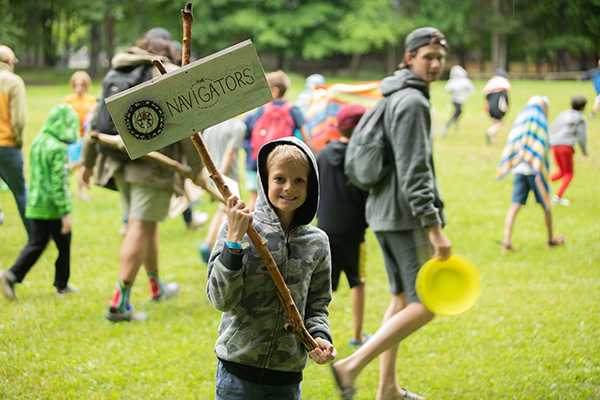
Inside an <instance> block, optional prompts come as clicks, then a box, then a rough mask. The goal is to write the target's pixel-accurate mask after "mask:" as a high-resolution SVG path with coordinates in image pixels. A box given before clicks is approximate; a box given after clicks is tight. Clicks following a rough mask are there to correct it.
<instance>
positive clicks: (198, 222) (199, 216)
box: [185, 212, 208, 230]
mask: <svg viewBox="0 0 600 400" xmlns="http://www.w3.org/2000/svg"><path fill="white" fill-rule="evenodd" d="M207 222H208V214H207V213H205V212H194V213H193V214H192V220H191V221H190V222H186V223H185V227H186V228H187V229H189V230H196V229H198V228H200V227H201V226H202V225H204V224H206V223H207Z"/></svg>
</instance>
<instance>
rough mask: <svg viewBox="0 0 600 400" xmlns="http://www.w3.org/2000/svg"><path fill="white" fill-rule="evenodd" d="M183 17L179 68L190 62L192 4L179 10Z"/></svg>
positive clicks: (192, 19)
mask: <svg viewBox="0 0 600 400" xmlns="http://www.w3.org/2000/svg"><path fill="white" fill-rule="evenodd" d="M181 16H182V17H183V42H182V43H181V46H182V47H183V50H182V51H181V66H182V67H183V66H184V65H188V64H189V63H191V62H192V26H193V25H194V14H193V13H192V3H187V4H186V5H185V7H184V8H183V10H181Z"/></svg>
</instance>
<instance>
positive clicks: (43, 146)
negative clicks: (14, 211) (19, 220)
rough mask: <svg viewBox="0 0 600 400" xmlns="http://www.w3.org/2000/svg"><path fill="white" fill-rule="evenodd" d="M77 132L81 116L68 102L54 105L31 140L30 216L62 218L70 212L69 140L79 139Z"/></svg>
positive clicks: (28, 202)
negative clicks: (38, 131)
mask: <svg viewBox="0 0 600 400" xmlns="http://www.w3.org/2000/svg"><path fill="white" fill-rule="evenodd" d="M78 134H79V117H78V116H77V113H76V112H75V110H73V108H71V106H70V105H68V104H59V105H56V106H54V107H52V109H51V110H50V114H49V115H48V118H47V119H46V122H45V123H44V126H43V127H42V129H41V130H40V133H39V134H38V135H37V136H36V138H35V139H34V140H33V143H32V144H31V154H30V157H29V192H28V194H27V208H26V210H25V214H26V216H27V218H31V219H48V220H50V219H60V217H61V216H62V215H64V214H67V213H70V212H71V208H72V205H73V201H72V199H71V191H70V189H69V159H68V155H67V144H69V143H73V142H74V141H75V140H77V137H78Z"/></svg>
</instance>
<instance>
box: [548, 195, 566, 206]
mask: <svg viewBox="0 0 600 400" xmlns="http://www.w3.org/2000/svg"><path fill="white" fill-rule="evenodd" d="M550 202H551V203H552V205H557V204H560V205H561V206H567V207H568V206H569V205H570V204H571V200H568V199H563V198H562V197H558V196H557V195H554V196H552V200H551V201H550Z"/></svg>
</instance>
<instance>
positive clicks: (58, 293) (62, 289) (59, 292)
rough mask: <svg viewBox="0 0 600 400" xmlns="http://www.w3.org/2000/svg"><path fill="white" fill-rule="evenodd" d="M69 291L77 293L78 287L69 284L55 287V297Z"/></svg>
mask: <svg viewBox="0 0 600 400" xmlns="http://www.w3.org/2000/svg"><path fill="white" fill-rule="evenodd" d="M70 293H79V289H77V288H76V287H73V286H69V285H67V286H66V287H64V288H60V289H56V297H65V295H67V294H70Z"/></svg>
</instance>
